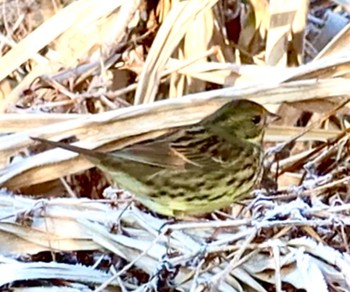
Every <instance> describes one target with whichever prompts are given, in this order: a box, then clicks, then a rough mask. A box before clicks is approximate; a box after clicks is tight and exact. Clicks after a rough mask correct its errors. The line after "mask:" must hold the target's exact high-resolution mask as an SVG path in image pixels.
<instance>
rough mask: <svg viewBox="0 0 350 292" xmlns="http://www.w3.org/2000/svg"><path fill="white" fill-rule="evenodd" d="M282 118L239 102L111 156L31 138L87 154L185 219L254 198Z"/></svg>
mask: <svg viewBox="0 0 350 292" xmlns="http://www.w3.org/2000/svg"><path fill="white" fill-rule="evenodd" d="M277 118H278V116H277V115H276V114H273V113H271V112H269V111H268V110H267V109H265V108H264V107H263V106H262V105H260V104H258V103H256V102H253V101H250V100H246V99H235V100H231V101H229V102H227V103H226V104H224V105H223V106H221V107H220V108H219V109H218V110H216V111H215V112H214V113H212V114H210V115H208V116H207V117H205V118H204V119H202V120H201V121H200V122H198V123H196V124H193V125H190V126H185V127H179V128H175V129H174V130H173V131H172V132H171V133H170V134H166V135H163V136H160V137H157V138H155V139H152V140H148V141H143V142H140V143H137V144H133V145H130V146H127V147H125V148H123V149H119V150H116V151H113V152H110V153H104V152H99V151H96V150H90V149H85V148H81V147H77V146H73V145H70V144H67V143H63V142H55V141H50V140H46V139H42V138H38V137H31V138H32V139H33V140H35V141H38V142H40V143H43V144H45V145H47V146H49V147H50V148H54V147H60V148H63V149H66V150H69V151H72V152H76V153H79V154H80V155H83V156H84V157H85V158H86V159H88V160H89V161H90V162H92V164H94V165H95V166H96V167H97V168H99V169H100V170H102V172H104V173H106V174H107V175H109V176H110V178H111V179H112V181H113V182H115V183H117V185H118V186H119V187H122V188H123V189H125V190H127V191H130V192H131V193H133V194H134V195H135V198H136V200H138V201H139V202H141V203H142V204H143V205H144V206H146V207H147V208H148V209H150V210H151V211H153V212H155V213H158V214H160V215H165V216H171V217H175V218H185V217H188V216H201V215H204V214H206V213H210V212H213V211H215V210H218V209H222V208H224V207H228V206H230V205H231V204H232V203H235V202H236V203H237V202H240V201H241V200H242V199H244V198H246V197H247V196H248V195H249V194H250V192H251V191H252V190H253V189H254V187H255V186H256V185H257V184H258V183H259V182H260V180H261V178H262V174H263V166H262V164H263V162H262V160H263V149H262V142H263V136H264V132H265V128H266V126H267V125H268V124H269V123H270V122H271V121H273V120H275V119H277Z"/></svg>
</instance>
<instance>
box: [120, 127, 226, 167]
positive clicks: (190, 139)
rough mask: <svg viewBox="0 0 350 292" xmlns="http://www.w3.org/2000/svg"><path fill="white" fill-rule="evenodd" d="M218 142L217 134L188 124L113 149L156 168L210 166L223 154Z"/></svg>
mask: <svg viewBox="0 0 350 292" xmlns="http://www.w3.org/2000/svg"><path fill="white" fill-rule="evenodd" d="M219 144H221V141H220V139H219V138H218V137H217V136H212V137H210V138H208V137H207V133H206V132H205V129H203V128H201V127H197V128H194V127H192V128H190V129H182V130H179V131H177V132H175V133H173V134H172V135H168V136H164V137H162V138H160V139H159V138H158V139H156V140H154V141H149V142H147V143H141V144H135V145H132V146H130V147H127V148H124V149H122V150H119V151H117V152H116V153H115V155H117V156H118V157H120V158H122V159H126V160H129V161H135V162H138V163H143V164H148V165H153V166H157V167H160V168H174V169H189V168H193V167H211V166H213V167H214V166H215V165H216V164H217V163H218V162H219V160H220V159H222V155H224V156H225V155H226V154H225V153H223V152H222V151H218V149H217V147H218V145H219ZM224 144H226V143H224ZM220 150H224V149H220ZM219 152H221V153H219Z"/></svg>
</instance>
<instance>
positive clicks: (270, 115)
mask: <svg viewBox="0 0 350 292" xmlns="http://www.w3.org/2000/svg"><path fill="white" fill-rule="evenodd" d="M280 119H281V116H279V115H276V114H274V113H271V112H268V113H267V117H266V123H267V124H271V123H272V122H275V121H278V120H280Z"/></svg>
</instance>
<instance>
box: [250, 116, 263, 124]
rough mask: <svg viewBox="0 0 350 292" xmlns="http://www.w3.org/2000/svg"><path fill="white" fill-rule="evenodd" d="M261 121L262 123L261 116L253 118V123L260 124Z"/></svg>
mask: <svg viewBox="0 0 350 292" xmlns="http://www.w3.org/2000/svg"><path fill="white" fill-rule="evenodd" d="M260 121H261V116H254V117H252V122H253V123H254V124H256V125H257V124H259V123H260Z"/></svg>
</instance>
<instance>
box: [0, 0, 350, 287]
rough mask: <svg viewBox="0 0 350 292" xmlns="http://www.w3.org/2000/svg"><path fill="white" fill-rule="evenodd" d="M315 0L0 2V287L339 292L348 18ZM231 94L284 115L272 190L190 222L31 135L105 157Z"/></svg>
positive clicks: (271, 132)
mask: <svg viewBox="0 0 350 292" xmlns="http://www.w3.org/2000/svg"><path fill="white" fill-rule="evenodd" d="M321 2H322V3H318V1H313V2H312V3H311V4H309V3H307V1H304V0H299V1H295V0H290V1H283V5H281V3H282V1H280V0H271V1H269V3H267V1H266V2H265V1H254V0H251V1H248V2H247V3H246V4H243V3H238V2H236V1H229V0H222V1H217V0H191V1H174V0H173V1H171V0H159V1H141V0H133V1H131V0H128V1H123V0H120V1H102V2H101V1H97V0H78V1H57V0H55V1H47V0H46V1H38V0H37V1H34V0H32V1H30V0H18V1H13V0H2V1H0V4H1V8H2V10H1V11H2V12H1V13H2V17H1V21H0V29H1V38H0V43H1V51H2V54H3V55H2V57H1V58H0V80H1V83H0V86H1V94H2V96H0V111H1V112H2V113H3V114H1V115H0V131H1V133H2V134H1V136H0V164H1V166H0V167H1V168H0V186H2V187H4V188H3V189H2V190H1V192H0V214H1V215H0V217H1V220H0V254H1V262H0V286H1V287H2V288H6V287H12V288H16V287H37V288H38V289H48V287H49V286H51V287H55V288H60V289H62V288H66V289H68V288H69V289H72V290H73V289H74V290H79V291H80V290H84V291H85V290H86V291H88V290H97V291H112V290H113V291H114V290H115V289H117V291H152V290H155V291H283V290H284V291H297V289H304V290H306V291H349V290H350V274H349V271H350V258H349V252H350V247H349V241H350V240H349V238H348V233H349V226H350V221H349V219H348V218H349V213H350V200H349V194H350V191H349V187H348V186H349V181H350V175H349V173H350V158H349V157H350V156H349V146H350V142H349V129H348V118H349V105H348V101H349V97H350V95H349V81H350V80H349V76H350V74H349V73H350V65H349V64H350V57H349V56H350V54H349V50H350V42H349V37H348V35H349V31H350V30H349V28H350V25H349V24H348V19H349V13H348V12H347V10H346V9H347V8H348V7H341V6H340V5H337V4H334V3H333V2H328V1H321ZM243 6H244V9H243ZM232 98H247V99H252V100H255V101H257V102H259V103H261V104H264V105H265V106H266V107H268V108H269V109H270V110H271V111H274V112H276V113H278V114H279V115H281V116H282V117H283V119H282V120H281V121H279V122H278V124H277V123H276V124H274V125H272V126H271V127H270V128H269V129H268V132H267V135H266V152H267V154H268V157H267V159H266V164H267V165H268V167H269V169H270V170H271V179H269V180H267V181H265V182H264V183H265V185H267V186H265V188H262V189H257V190H256V191H255V196H254V199H251V200H247V201H245V202H244V204H243V205H234V206H232V208H229V209H228V210H225V212H224V211H217V212H215V213H213V214H209V215H208V216H206V217H205V218H200V219H197V220H195V221H180V222H174V221H171V220H170V221H169V218H160V217H159V216H157V215H155V214H151V213H149V211H147V210H145V209H144V208H143V207H142V206H141V205H139V204H138V203H137V202H135V201H134V200H133V197H132V195H130V194H128V193H126V192H124V191H121V190H119V191H117V192H115V191H111V190H110V189H108V188H107V189H106V187H107V186H108V185H109V182H108V179H106V178H105V177H104V176H103V174H101V173H99V172H98V171H97V170H95V169H90V170H88V171H87V169H89V168H91V165H90V164H89V163H88V162H87V161H85V160H84V159H83V158H81V157H77V156H76V155H75V154H72V153H70V152H67V151H63V150H60V149H53V150H49V151H45V149H40V147H38V145H35V144H34V142H33V141H32V140H31V139H30V137H31V136H38V137H44V138H49V139H52V140H61V139H70V138H72V137H74V138H75V139H77V140H78V142H76V143H77V144H78V145H81V146H84V147H87V148H99V149H101V150H102V151H111V150H113V149H118V148H121V147H124V146H126V145H129V144H132V143H136V142H139V141H143V140H146V139H150V138H153V137H156V136H158V135H160V134H162V133H165V132H166V131H168V129H170V128H172V127H176V126H183V125H189V124H193V123H195V122H197V121H199V120H200V119H202V118H203V117H205V116H206V115H208V114H209V113H211V112H213V111H214V110H215V109H217V108H218V107H219V106H220V105H222V104H223V103H225V102H226V101H228V100H230V99H232ZM77 173H79V174H77ZM83 265H84V266H83Z"/></svg>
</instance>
